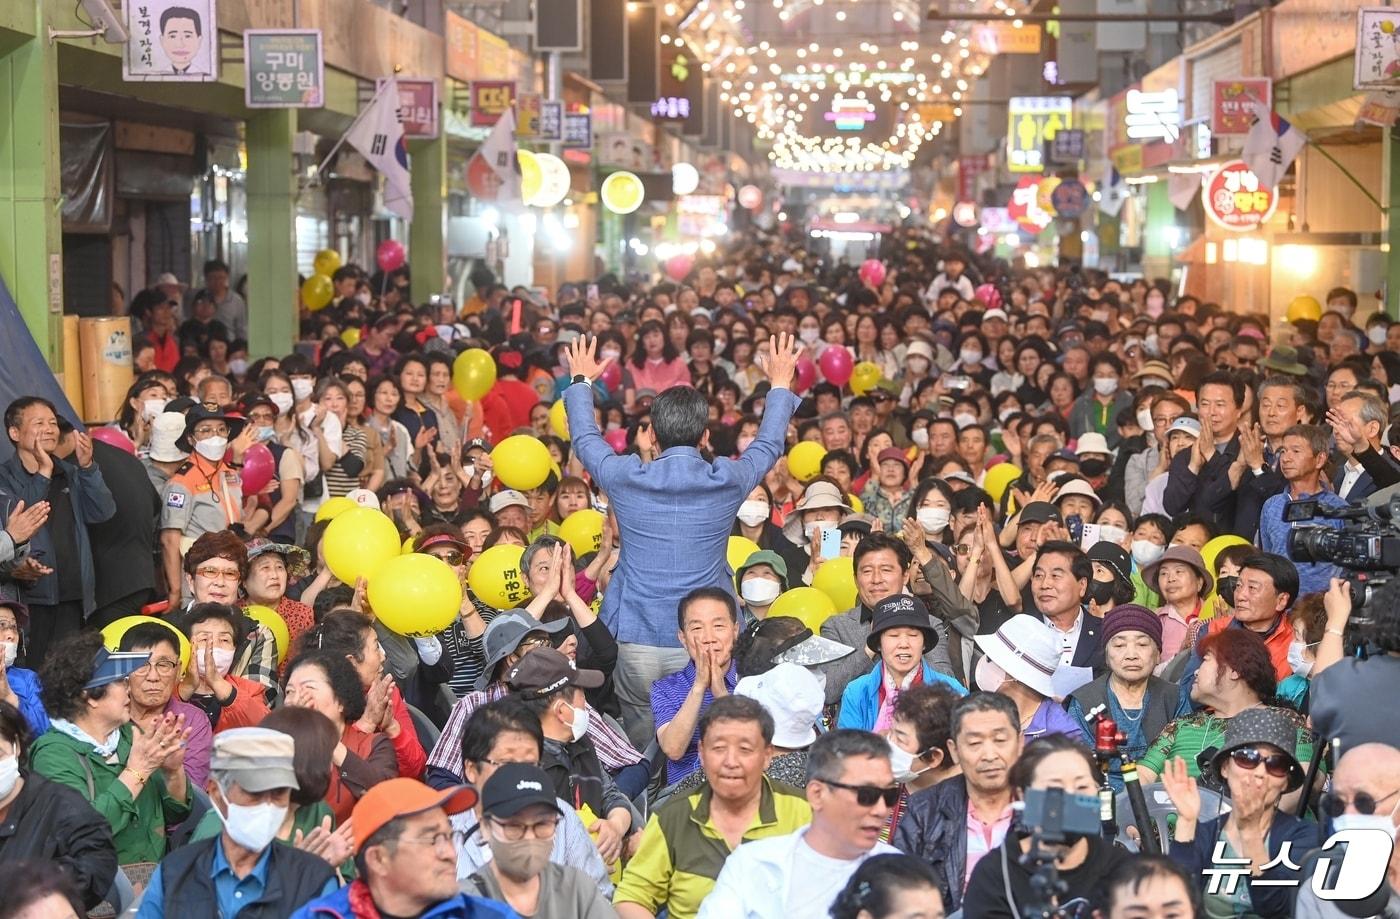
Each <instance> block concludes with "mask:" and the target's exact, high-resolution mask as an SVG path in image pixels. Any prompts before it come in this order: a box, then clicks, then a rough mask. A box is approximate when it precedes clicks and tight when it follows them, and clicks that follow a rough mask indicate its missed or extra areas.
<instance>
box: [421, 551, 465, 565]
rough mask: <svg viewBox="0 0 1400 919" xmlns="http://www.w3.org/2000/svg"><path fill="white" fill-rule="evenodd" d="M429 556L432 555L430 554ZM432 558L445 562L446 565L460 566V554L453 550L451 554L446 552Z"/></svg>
mask: <svg viewBox="0 0 1400 919" xmlns="http://www.w3.org/2000/svg"><path fill="white" fill-rule="evenodd" d="M429 554H430V555H432V553H429ZM433 558H436V559H440V560H441V561H444V562H447V564H449V565H453V566H456V565H460V564H462V553H460V552H457V551H456V550H453V551H452V552H446V553H444V554H442V555H433Z"/></svg>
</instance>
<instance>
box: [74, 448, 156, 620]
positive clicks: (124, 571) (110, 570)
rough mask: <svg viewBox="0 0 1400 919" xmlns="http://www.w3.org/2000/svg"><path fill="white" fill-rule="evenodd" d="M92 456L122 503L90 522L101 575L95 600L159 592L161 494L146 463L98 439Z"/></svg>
mask: <svg viewBox="0 0 1400 919" xmlns="http://www.w3.org/2000/svg"><path fill="white" fill-rule="evenodd" d="M92 457H93V460H94V461H95V462H96V463H97V468H98V469H99V470H100V471H101V472H102V481H104V482H106V483H107V490H108V491H110V492H111V493H112V500H113V501H115V502H116V504H117V512H116V513H115V514H113V515H112V516H111V517H110V518H109V519H107V520H105V521H103V522H102V523H92V524H88V539H89V540H90V541H91V545H92V564H93V569H94V571H95V572H96V574H97V586H96V595H95V599H96V600H97V608H98V609H101V608H102V607H104V606H106V605H108V604H109V603H113V602H115V601H117V600H121V599H122V598H124V597H129V596H131V595H132V594H138V593H144V594H145V595H146V596H148V597H149V596H152V595H154V593H155V589H156V569H155V563H154V561H153V559H154V558H155V550H156V519H157V518H158V517H159V516H160V494H159V493H158V492H157V491H156V490H155V486H153V485H151V479H150V477H149V476H148V475H147V474H146V467H145V466H144V465H143V464H142V463H141V461H140V460H139V459H137V458H136V457H134V456H132V455H131V454H130V453H127V452H125V451H123V450H119V449H117V448H116V447H113V446H111V445H109V444H105V443H103V442H102V441H100V440H94V441H93V443H92Z"/></svg>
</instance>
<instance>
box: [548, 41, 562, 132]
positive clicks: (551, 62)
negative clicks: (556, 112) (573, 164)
mask: <svg viewBox="0 0 1400 919" xmlns="http://www.w3.org/2000/svg"><path fill="white" fill-rule="evenodd" d="M545 81H546V82H547V83H548V84H549V89H548V92H547V93H545V95H546V97H547V98H549V99H551V100H553V101H555V102H558V103H559V104H561V105H562V104H563V102H564V67H563V61H562V54H561V52H558V51H551V52H549V57H548V58H546V60H545ZM561 145H562V144H561V142H560V141H557V140H552V141H550V142H549V152H550V153H553V154H554V155H555V156H558V155H559V149H560V147H561Z"/></svg>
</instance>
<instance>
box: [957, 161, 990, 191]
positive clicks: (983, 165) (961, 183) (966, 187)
mask: <svg viewBox="0 0 1400 919" xmlns="http://www.w3.org/2000/svg"><path fill="white" fill-rule="evenodd" d="M986 171H987V157H986V156H960V157H958V200H959V201H976V200H977V178H978V177H979V176H980V175H982V173H984V172H986Z"/></svg>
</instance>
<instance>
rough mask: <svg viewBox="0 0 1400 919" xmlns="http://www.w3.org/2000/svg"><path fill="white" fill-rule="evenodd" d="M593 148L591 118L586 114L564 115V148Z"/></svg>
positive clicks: (573, 113)
mask: <svg viewBox="0 0 1400 919" xmlns="http://www.w3.org/2000/svg"><path fill="white" fill-rule="evenodd" d="M592 146H593V116H592V115H591V114H589V113H588V112H565V113H564V147H565V148H566V149H572V150H587V149H589V148H591V147H592Z"/></svg>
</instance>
